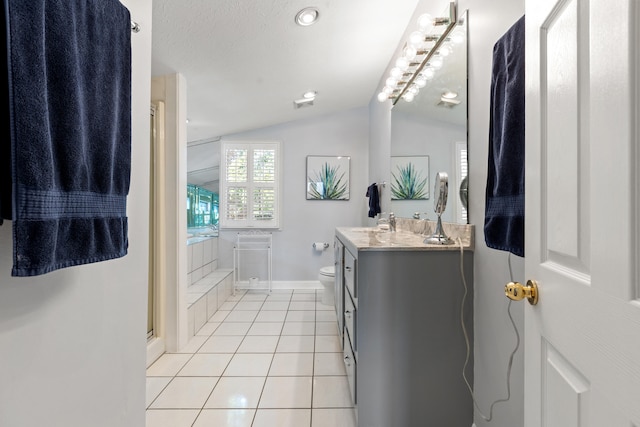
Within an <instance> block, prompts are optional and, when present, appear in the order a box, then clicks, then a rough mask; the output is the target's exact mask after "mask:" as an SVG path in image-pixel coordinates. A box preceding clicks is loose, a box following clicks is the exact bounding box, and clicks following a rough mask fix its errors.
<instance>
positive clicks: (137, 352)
mask: <svg viewBox="0 0 640 427" xmlns="http://www.w3.org/2000/svg"><path fill="white" fill-rule="evenodd" d="M123 3H124V4H125V5H126V6H127V7H129V10H130V11H131V15H132V19H134V20H135V21H136V22H138V23H139V24H140V26H141V28H142V31H141V32H139V33H137V34H132V47H133V76H132V77H133V81H132V86H133V96H132V107H133V115H132V126H133V127H132V131H133V134H132V142H133V143H132V146H133V147H132V157H133V158H132V160H133V169H132V176H131V191H130V194H129V197H128V201H127V202H128V207H127V210H128V212H127V214H128V217H129V253H128V255H126V256H125V257H123V258H120V259H117V260H112V261H107V262H102V263H96V264H89V265H85V266H79V267H71V268H66V269H62V270H58V271H55V272H52V273H49V274H46V275H43V276H39V277H35V278H12V277H11V275H10V274H11V273H10V272H11V265H12V259H11V258H12V246H11V245H12V237H11V223H10V222H5V224H4V225H3V226H1V227H0V426H6V427H40V426H48V427H85V426H91V427H114V426H118V427H140V426H143V425H144V422H145V421H144V417H145V413H144V407H145V358H146V304H147V269H146V267H144V266H146V265H147V262H148V256H147V254H148V231H147V229H148V227H147V215H148V203H149V199H148V188H149V168H148V164H149V99H150V95H149V81H150V75H151V73H150V69H151V0H137V1H135V2H134V1H131V0H127V1H123ZM141 266H142V267H143V268H141Z"/></svg>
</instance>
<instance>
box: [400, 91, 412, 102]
mask: <svg viewBox="0 0 640 427" xmlns="http://www.w3.org/2000/svg"><path fill="white" fill-rule="evenodd" d="M413 98H414V95H413V94H412V93H411V92H405V93H404V95H402V99H404V100H405V101H407V102H411V101H413Z"/></svg>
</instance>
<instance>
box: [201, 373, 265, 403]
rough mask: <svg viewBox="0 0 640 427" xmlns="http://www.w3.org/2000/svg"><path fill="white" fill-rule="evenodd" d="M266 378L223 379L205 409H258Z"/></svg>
mask: <svg viewBox="0 0 640 427" xmlns="http://www.w3.org/2000/svg"><path fill="white" fill-rule="evenodd" d="M264 381H265V378H264V377H222V378H220V381H219V382H218V384H217V385H216V387H215V389H214V390H213V393H211V396H210V397H209V399H208V400H207V403H205V405H204V407H205V408H226V409H229V408H257V407H258V401H259V400H260V394H261V393H262V388H263V387H264Z"/></svg>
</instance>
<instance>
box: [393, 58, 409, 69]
mask: <svg viewBox="0 0 640 427" xmlns="http://www.w3.org/2000/svg"><path fill="white" fill-rule="evenodd" d="M396 67H398V68H399V69H400V70H402V71H403V72H404V71H407V70H408V69H409V60H408V59H407V58H405V57H404V56H401V57H400V58H398V59H396Z"/></svg>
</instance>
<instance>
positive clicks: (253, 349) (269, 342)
mask: <svg viewBox="0 0 640 427" xmlns="http://www.w3.org/2000/svg"><path fill="white" fill-rule="evenodd" d="M278 339H279V337H278V336H277V335H271V336H260V335H257V336H246V337H245V338H244V340H243V341H242V344H240V347H239V348H238V353H275V351H276V346H277V345H278Z"/></svg>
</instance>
